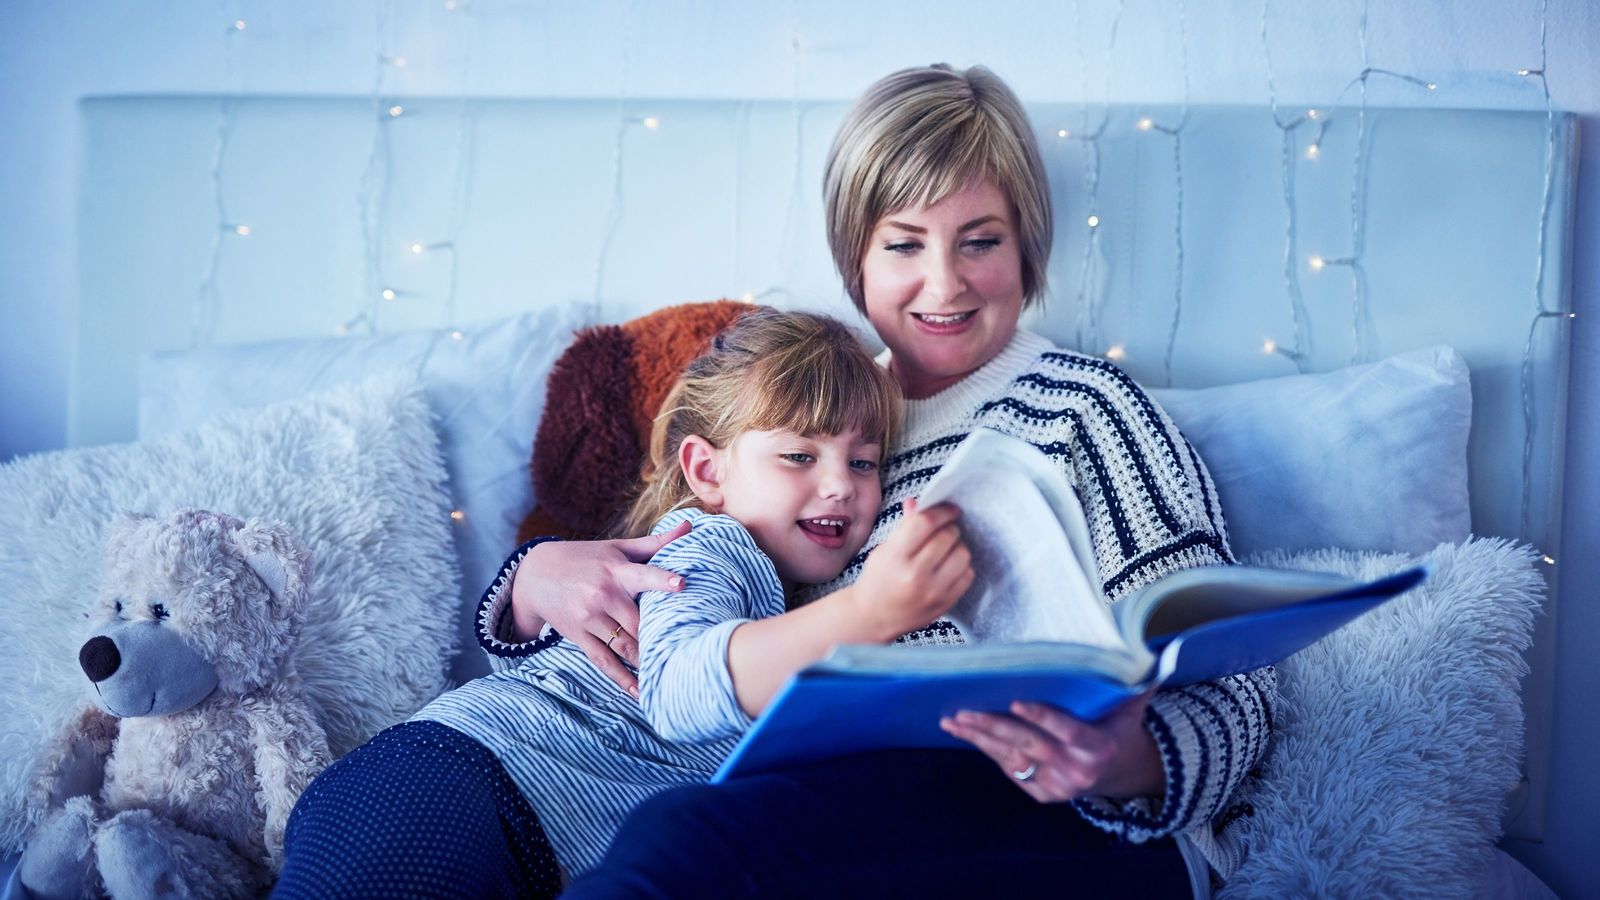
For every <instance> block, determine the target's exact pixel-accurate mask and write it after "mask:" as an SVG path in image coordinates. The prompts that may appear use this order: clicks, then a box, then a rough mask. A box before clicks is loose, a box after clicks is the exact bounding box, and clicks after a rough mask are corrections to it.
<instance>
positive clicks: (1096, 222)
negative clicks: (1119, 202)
mask: <svg viewBox="0 0 1600 900" xmlns="http://www.w3.org/2000/svg"><path fill="white" fill-rule="evenodd" d="M1089 227H1090V228H1099V227H1100V217H1099V216H1090V217H1089Z"/></svg>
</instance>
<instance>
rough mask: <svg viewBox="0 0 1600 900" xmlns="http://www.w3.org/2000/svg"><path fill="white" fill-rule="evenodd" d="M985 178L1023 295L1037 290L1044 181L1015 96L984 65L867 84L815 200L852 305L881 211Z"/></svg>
mask: <svg viewBox="0 0 1600 900" xmlns="http://www.w3.org/2000/svg"><path fill="white" fill-rule="evenodd" d="M984 179H987V180H989V181H993V182H994V183H995V185H996V186H998V187H999V188H1000V190H1001V191H1003V192H1004V193H1005V195H1006V197H1008V198H1009V199H1010V200H1011V205H1012V207H1013V208H1014V209H1015V210H1016V214H1017V232H1018V234H1017V237H1018V243H1019V245H1020V246H1019V249H1020V250H1021V253H1022V295H1023V298H1024V300H1025V304H1032V303H1033V302H1034V301H1035V300H1037V299H1038V298H1039V297H1041V296H1042V295H1043V294H1044V287H1045V267H1046V265H1048V263H1049V261H1050V241H1051V238H1052V237H1053V234H1054V231H1053V229H1054V225H1053V224H1052V214H1051V211H1050V184H1049V179H1048V178H1047V177H1046V176H1045V171H1044V162H1043V160H1041V159H1040V156H1039V142H1038V139H1037V138H1035V137H1034V132H1033V126H1032V124H1030V123H1029V122H1028V114H1027V113H1026V112H1025V111H1024V110H1023V108H1022V102H1021V101H1019V100H1018V99H1017V95H1016V94H1014V93H1012V92H1011V88H1009V87H1007V86H1006V83H1005V82H1004V81H1001V80H1000V77H999V76H998V75H996V74H994V73H993V72H991V71H989V70H988V69H986V68H984V67H983V66H973V67H972V68H970V69H966V70H964V71H957V70H955V69H952V68H951V67H950V66H948V65H945V64H943V63H940V64H938V65H932V66H923V67H919V68H914V69H902V70H900V71H898V72H895V73H893V74H891V75H888V76H886V77H884V78H883V79H882V80H880V81H878V82H877V83H876V84H874V85H872V86H871V87H869V88H867V91H866V93H864V94H862V95H861V99H859V100H857V101H856V103H855V105H854V106H852V107H851V108H850V111H849V112H848V113H846V114H845V119H844V123H843V124H842V125H840V126H839V133H838V134H837V135H835V136H834V139H833V147H832V149H830V150H829V151H828V163H827V168H826V169H825V170H824V172H823V175H822V201H823V205H824V209H825V218H826V219H827V225H828V246H829V248H830V249H832V251H833V262H834V265H835V266H837V267H838V269H839V277H840V278H842V279H844V286H845V290H846V292H848V293H849V294H850V299H851V300H854V301H855V304H856V308H857V309H859V310H861V311H862V312H866V297H865V295H864V294H863V291H862V279H861V260H862V257H863V256H865V254H866V249H867V241H868V240H869V239H870V238H871V237H872V230H873V229H874V228H876V227H878V223H879V222H880V221H882V220H883V217H884V216H887V215H889V214H890V213H894V212H898V211H899V210H903V209H909V208H912V207H915V206H931V205H933V204H934V203H937V202H939V201H940V200H942V199H944V198H945V197H947V196H949V195H950V194H953V193H955V192H956V191H958V190H961V189H962V188H964V187H966V186H967V185H969V184H971V183H973V182H974V181H979V180H984Z"/></svg>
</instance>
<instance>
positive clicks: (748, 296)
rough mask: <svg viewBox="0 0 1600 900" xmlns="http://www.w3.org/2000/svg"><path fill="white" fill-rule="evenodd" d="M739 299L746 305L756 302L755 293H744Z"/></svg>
mask: <svg viewBox="0 0 1600 900" xmlns="http://www.w3.org/2000/svg"><path fill="white" fill-rule="evenodd" d="M740 299H742V300H743V301H744V302H746V303H754V302H756V295H755V292H754V291H745V292H744V295H743V296H742V297H741V298H740Z"/></svg>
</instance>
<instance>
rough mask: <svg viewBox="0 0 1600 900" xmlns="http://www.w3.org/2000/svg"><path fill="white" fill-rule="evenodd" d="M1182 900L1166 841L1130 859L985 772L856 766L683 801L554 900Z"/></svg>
mask: <svg viewBox="0 0 1600 900" xmlns="http://www.w3.org/2000/svg"><path fill="white" fill-rule="evenodd" d="M564 896H565V897H568V898H574V900H594V898H613V897H674V898H676V897H762V898H769V897H830V898H832V897H893V896H904V897H918V898H923V897H1138V898H1150V897H1189V896H1190V888H1189V878H1188V875H1187V872H1186V869H1185V868H1184V863H1183V858H1182V856H1181V854H1180V853H1179V851H1178V848H1177V845H1176V844H1175V843H1174V842H1173V841H1172V840H1171V839H1166V840H1161V841H1152V842H1147V843H1144V844H1128V843H1124V842H1121V841H1119V840H1117V839H1116V838H1113V837H1111V836H1109V835H1107V834H1106V833H1104V832H1102V831H1100V830H1099V829H1097V828H1095V827H1094V826H1092V825H1090V824H1088V823H1087V822H1085V821H1083V819H1082V818H1081V817H1080V816H1079V815H1078V814H1077V813H1076V812H1075V811H1073V810H1072V808H1071V807H1070V806H1068V805H1067V804H1060V803H1056V804H1044V803H1037V802H1035V801H1034V800H1033V799H1032V798H1030V797H1029V796H1027V795H1026V794H1024V793H1023V792H1022V791H1020V790H1018V789H1017V787H1016V786H1015V785H1013V784H1011V783H1009V781H1008V780H1007V778H1006V776H1005V775H1003V774H1002V773H1000V772H999V771H998V770H997V769H996V767H995V765H994V764H993V763H992V762H990V761H989V759H988V758H987V757H984V756H982V755H980V754H977V753H973V752H968V751H958V750H905V751H885V752H880V753H870V754H862V755H859V756H853V757H849V758H846V759H842V760H835V761H831V762H825V763H819V764H816V765H812V766H807V767H804V768H799V769H795V770H793V771H791V772H786V773H784V774H781V775H767V776H758V777H752V778H744V779H736V780H734V781H731V782H728V783H725V784H719V785H704V786H696V787H688V788H678V789H675V790H672V791H668V792H666V793H664V794H661V795H660V796H658V797H656V798H654V799H652V800H650V801H649V802H647V803H645V804H644V805H643V806H641V807H640V808H639V809H638V810H637V811H635V812H634V814H633V815H632V816H631V817H630V818H629V819H628V821H627V824H626V825H624V826H623V828H622V831H621V832H620V833H619V834H618V835H617V837H616V839H615V840H614V841H613V842H612V844H611V849H610V851H609V852H608V853H607V854H606V858H605V860H604V861H602V862H601V864H600V865H599V866H598V867H596V868H595V869H594V870H593V871H591V872H590V873H589V874H588V875H586V876H585V877H583V878H580V879H579V880H578V881H577V882H575V883H574V884H573V886H572V888H571V890H570V891H569V892H568V893H567V894H566V895H564Z"/></svg>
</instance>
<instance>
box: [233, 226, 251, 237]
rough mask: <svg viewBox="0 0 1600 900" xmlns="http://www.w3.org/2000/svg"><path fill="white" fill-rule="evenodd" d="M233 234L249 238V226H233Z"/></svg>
mask: <svg viewBox="0 0 1600 900" xmlns="http://www.w3.org/2000/svg"><path fill="white" fill-rule="evenodd" d="M233 233H234V234H237V235H238V236H240V237H249V236H250V226H249V225H235V226H233Z"/></svg>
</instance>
